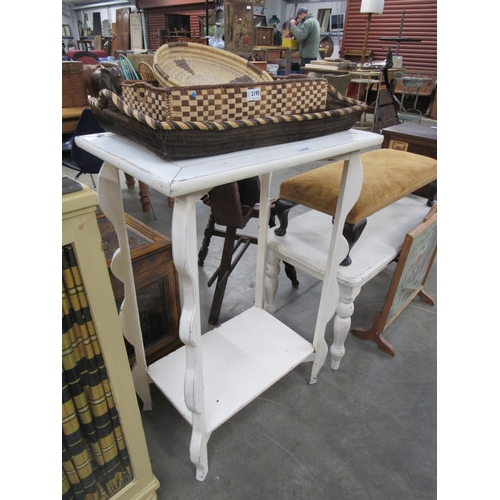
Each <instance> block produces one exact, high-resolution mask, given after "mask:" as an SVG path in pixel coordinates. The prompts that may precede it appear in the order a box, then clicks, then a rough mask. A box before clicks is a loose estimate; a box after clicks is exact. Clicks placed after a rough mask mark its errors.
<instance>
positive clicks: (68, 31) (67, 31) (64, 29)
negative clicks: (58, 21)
mask: <svg viewBox="0 0 500 500" xmlns="http://www.w3.org/2000/svg"><path fill="white" fill-rule="evenodd" d="M62 36H71V28H70V26H69V24H63V25H62Z"/></svg>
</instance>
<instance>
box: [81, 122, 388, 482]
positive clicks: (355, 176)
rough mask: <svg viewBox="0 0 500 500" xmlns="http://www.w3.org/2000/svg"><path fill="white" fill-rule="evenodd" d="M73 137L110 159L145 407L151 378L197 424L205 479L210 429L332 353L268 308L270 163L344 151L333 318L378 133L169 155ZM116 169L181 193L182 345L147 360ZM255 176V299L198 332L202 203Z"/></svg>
mask: <svg viewBox="0 0 500 500" xmlns="http://www.w3.org/2000/svg"><path fill="white" fill-rule="evenodd" d="M76 142H77V144H78V146H80V147H81V148H82V149H85V150H86V151H88V152H89V153H91V154H93V155H95V156H97V157H99V158H101V159H102V160H103V161H104V164H103V166H102V168H101V171H100V173H99V182H98V195H99V204H100V207H101V209H102V211H103V212H104V214H105V215H106V216H107V218H108V219H109V220H110V221H111V222H112V224H113V225H114V226H115V230H116V233H117V237H118V241H119V248H118V250H117V251H116V252H115V254H114V256H113V260H112V262H111V269H112V272H113V274H115V276H116V277H117V278H118V279H119V280H120V281H122V282H123V283H124V289H125V298H124V301H123V303H122V307H121V312H120V323H121V327H122V332H123V335H124V336H125V338H126V339H127V340H128V341H129V342H130V344H132V346H133V347H134V349H135V354H136V362H135V364H134V366H133V367H132V376H133V379H134V384H135V388H136V392H137V394H138V395H139V397H140V398H141V400H142V402H143V405H144V406H143V407H144V409H145V410H146V409H151V408H152V402H151V395H150V392H149V383H150V381H152V382H153V383H154V384H156V385H157V386H158V388H159V389H160V391H161V392H162V393H163V394H164V395H165V396H166V397H167V398H168V399H169V400H170V402H171V403H172V404H173V405H174V406H175V408H176V409H177V410H178V411H179V413H181V415H182V416H183V417H184V418H185V419H186V420H187V421H188V422H189V423H190V424H191V426H192V434H191V443H190V447H189V450H190V458H191V461H192V462H193V464H194V465H195V467H196V478H197V479H198V480H200V481H202V480H204V479H205V477H206V474H207V472H208V457H207V444H208V439H209V437H210V434H211V432H212V431H213V430H214V429H216V428H217V427H218V426H219V425H221V424H222V423H224V422H225V421H226V420H228V419H229V418H230V417H231V416H233V415H234V414H235V413H237V412H238V411H239V410H240V409H242V408H243V407H244V406H245V405H246V404H248V403H249V402H250V401H252V400H253V399H255V398H256V397H257V396H259V395H260V394H261V393H262V392H264V391H265V390H266V389H268V388H269V387H271V386H272V385H273V384H274V383H275V382H277V381H278V380H280V379H281V378H282V377H283V376H285V375H286V374H287V373H288V372H290V371H291V370H293V369H294V368H295V367H296V366H297V365H298V364H300V363H302V362H306V361H307V362H312V370H311V375H310V380H309V382H310V383H314V382H316V379H317V375H318V372H319V370H320V368H321V367H322V366H323V364H324V362H325V360H326V356H327V354H328V346H327V344H326V341H325V338H324V336H325V329H324V328H323V330H322V331H321V329H319V330H318V329H317V331H316V332H315V335H314V339H313V342H312V343H310V342H308V341H306V340H305V339H304V338H303V337H301V336H300V335H298V334H297V333H296V332H294V331H293V330H291V329H290V328H288V327H287V326H286V325H285V324H283V323H282V322H280V321H279V320H277V319H276V318H274V317H273V315H272V314H270V313H269V312H267V311H265V310H264V276H265V268H266V258H267V230H268V221H269V196H270V185H271V175H272V172H275V171H278V170H283V169H288V168H292V167H294V166H297V165H301V164H304V163H308V162H312V161H318V160H323V159H327V158H332V157H334V158H335V159H336V160H345V163H344V172H343V177H342V186H341V190H340V194H339V200H341V201H339V203H338V204H337V212H336V215H335V224H333V225H332V229H331V239H330V246H329V253H328V261H327V269H326V274H325V279H324V284H323V291H322V294H321V300H320V305H319V312H318V315H321V317H322V318H323V320H324V321H328V319H329V318H328V317H327V316H328V312H331V314H330V318H331V315H333V311H335V304H337V303H338V300H339V287H338V284H337V279H336V276H337V269H338V266H339V264H340V262H341V261H342V260H343V258H344V257H345V255H346V254H347V242H346V241H345V239H344V238H343V236H342V228H343V225H344V221H345V218H346V216H347V214H348V213H349V211H350V209H351V208H352V206H353V205H354V204H355V202H356V200H357V198H358V196H359V193H360V191H361V185H362V177H363V172H362V165H361V160H360V157H359V154H360V152H364V151H365V150H368V149H373V148H378V147H380V144H381V142H382V136H381V135H379V134H373V133H370V132H364V131H360V130H353V129H351V130H348V131H345V132H339V133H336V134H331V135H328V136H324V137H318V138H314V139H308V140H304V141H297V142H293V143H289V144H286V145H283V144H281V145H276V146H268V147H262V148H256V149H251V150H245V151H239V152H235V153H229V154H224V155H219V156H213V157H206V158H196V159H190V160H180V161H172V162H167V161H164V160H162V159H160V158H159V157H157V156H156V155H155V154H153V153H152V152H150V151H149V150H147V149H146V148H144V147H142V146H139V145H138V144H136V143H134V142H132V141H129V140H128V139H125V138H123V137H121V136H118V135H116V134H112V133H103V134H95V135H91V136H79V137H77V138H76ZM120 170H122V171H123V172H124V173H126V174H130V175H131V176H133V177H134V178H137V179H138V180H140V181H142V182H144V183H145V184H147V185H149V186H150V187H151V188H152V189H156V190H157V191H159V192H160V193H162V194H164V195H165V196H167V197H174V198H175V205H174V211H173V217H172V250H173V258H174V265H175V267H176V269H177V272H178V276H179V281H180V283H181V287H180V289H181V290H182V311H181V317H180V325H179V336H180V338H181V340H182V342H183V343H184V344H185V345H184V346H182V347H181V348H179V349H177V350H176V351H174V352H172V353H170V354H168V355H167V356H165V357H164V358H162V359H160V360H158V361H156V362H155V363H153V364H152V365H150V366H149V367H148V366H147V365H146V358H145V355H144V346H143V343H142V335H141V328H140V323H139V316H138V311H137V299H136V295H135V286H134V279H133V272H132V266H131V259H130V249H129V243H128V238H127V232H126V226H125V215H124V211H123V200H122V194H121V186H120V182H119V171H120ZM256 175H258V176H260V180H261V197H260V216H259V229H258V244H257V265H256V286H255V303H254V306H253V307H251V308H250V309H248V310H247V311H245V312H243V313H242V314H240V315H239V316H236V317H235V318H232V319H231V320H229V321H227V322H226V323H224V324H223V325H222V326H220V327H218V328H215V329H214V330H211V331H209V332H207V333H205V334H204V335H201V322H200V295H199V283H198V265H197V249H198V245H197V231H196V202H197V201H198V200H199V199H200V198H201V197H202V196H203V195H204V194H206V193H207V192H208V191H209V190H210V189H212V188H213V187H215V186H218V185H222V184H226V183H229V182H234V181H237V180H240V179H245V178H248V177H252V176H256ZM325 326H326V323H325Z"/></svg>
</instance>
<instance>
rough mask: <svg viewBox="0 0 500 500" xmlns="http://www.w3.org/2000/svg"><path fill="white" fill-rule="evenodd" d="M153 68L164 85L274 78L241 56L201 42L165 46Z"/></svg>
mask: <svg viewBox="0 0 500 500" xmlns="http://www.w3.org/2000/svg"><path fill="white" fill-rule="evenodd" d="M153 71H154V73H155V75H156V78H157V80H158V82H159V83H160V84H161V85H163V86H164V87H186V86H191V85H217V84H221V83H245V82H262V81H273V77H272V76H271V75H270V74H269V73H267V71H262V70H261V69H259V68H257V66H254V65H253V64H252V63H250V62H248V61H247V60H245V59H243V58H242V57H240V56H237V55H235V54H232V53H231V52H226V51H225V50H222V49H216V48H214V47H208V46H206V45H201V44H199V43H188V42H177V43H169V44H165V45H162V46H161V47H160V48H159V49H158V50H157V51H156V52H155V55H154V64H153Z"/></svg>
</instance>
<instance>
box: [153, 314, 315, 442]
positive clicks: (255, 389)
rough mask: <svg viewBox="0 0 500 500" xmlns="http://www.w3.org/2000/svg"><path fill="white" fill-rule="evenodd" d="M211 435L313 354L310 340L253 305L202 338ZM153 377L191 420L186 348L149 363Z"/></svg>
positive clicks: (206, 405)
mask: <svg viewBox="0 0 500 500" xmlns="http://www.w3.org/2000/svg"><path fill="white" fill-rule="evenodd" d="M201 347H202V350H203V365H204V366H203V368H204V369H203V377H204V390H205V421H206V431H207V433H210V432H212V431H213V430H214V429H216V428H217V427H219V426H220V425H221V424H222V423H224V422H225V421H226V420H228V419H229V418H231V417H232V416H233V415H234V414H235V413H237V412H238V411H239V410H240V409H241V408H243V407H244V406H245V405H246V404H248V403H249V402H250V401H252V400H254V399H255V398H256V397H257V396H259V395H260V394H262V393H263V392H264V391H265V390H266V389H268V388H269V387H271V386H272V385H273V384H274V383H275V382H277V381H278V380H279V379H281V378H282V377H283V376H284V375H286V374H287V373H288V372H290V371H291V370H293V369H294V368H295V367H296V366H297V365H299V364H300V363H302V362H303V361H306V360H307V359H308V358H309V357H310V356H311V355H312V354H313V352H314V349H313V346H312V344H311V343H309V342H308V341H307V340H305V339H304V338H302V337H301V336H300V335H298V334H297V333H295V332H294V331H293V330H291V329H290V328H288V327H287V326H285V325H284V324H283V323H281V322H280V321H279V320H277V319H276V318H274V317H273V316H272V315H271V314H269V313H268V312H266V311H264V310H263V309H261V308H258V307H252V308H250V309H248V310H247V311H245V312H243V313H242V314H240V315H239V316H236V317H235V318H232V319H231V320H229V321H228V322H226V323H224V324H223V325H222V326H220V327H219V328H215V329H214V330H211V331H210V332H207V333H206V334H204V335H203V336H202V337H201ZM148 375H149V377H150V378H151V380H152V381H153V382H154V383H155V384H156V386H157V387H158V388H159V389H160V391H161V392H162V393H163V394H164V395H165V396H166V397H167V398H168V399H169V400H170V402H171V403H172V404H173V405H174V406H175V408H176V409H177V410H178V411H179V413H180V414H181V415H182V416H183V417H184V418H185V419H186V420H187V421H188V422H189V423H190V424H192V415H191V412H190V411H189V410H188V408H187V407H186V404H185V401H184V380H185V375H186V353H185V347H181V348H180V349H178V350H177V351H174V352H172V353H170V354H169V355H167V356H165V357H164V358H162V359H160V360H159V361H156V362H155V363H153V364H152V365H150V366H149V369H148Z"/></svg>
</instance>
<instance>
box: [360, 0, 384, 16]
mask: <svg viewBox="0 0 500 500" xmlns="http://www.w3.org/2000/svg"><path fill="white" fill-rule="evenodd" d="M359 11H360V12H361V13H362V14H382V12H383V11H384V0H361V9H360V10H359Z"/></svg>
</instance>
